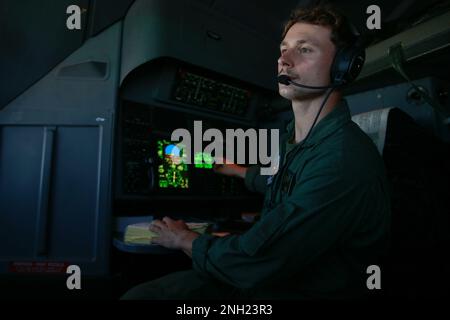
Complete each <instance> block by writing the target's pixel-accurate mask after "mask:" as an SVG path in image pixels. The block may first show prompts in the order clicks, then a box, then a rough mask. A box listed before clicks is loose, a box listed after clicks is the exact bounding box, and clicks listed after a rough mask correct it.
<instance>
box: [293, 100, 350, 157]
mask: <svg viewBox="0 0 450 320" xmlns="http://www.w3.org/2000/svg"><path fill="white" fill-rule="evenodd" d="M349 121H351V115H350V110H349V108H348V105H347V102H346V101H345V100H341V101H340V102H339V103H338V104H337V105H336V106H335V107H334V108H333V110H332V111H331V112H330V113H329V114H327V115H326V116H325V117H324V118H323V119H321V120H320V121H319V122H318V123H317V124H316V125H315V126H314V128H313V129H312V132H311V134H310V135H309V137H308V139H307V140H306V142H303V141H301V142H300V143H290V142H289V141H290V140H291V138H292V137H294V135H295V133H294V125H295V119H292V120H291V121H290V122H289V124H288V125H287V127H286V129H287V132H288V137H291V138H290V139H289V140H288V141H287V142H286V144H287V146H286V147H287V151H288V152H289V151H290V150H292V149H293V148H295V147H296V146H298V145H300V146H301V147H302V148H309V147H312V146H315V145H317V144H319V143H320V142H322V141H323V140H324V139H325V138H326V137H328V136H329V135H331V134H332V133H333V132H335V131H336V130H338V129H339V128H341V127H342V126H343V125H344V124H346V123H347V122H349Z"/></svg>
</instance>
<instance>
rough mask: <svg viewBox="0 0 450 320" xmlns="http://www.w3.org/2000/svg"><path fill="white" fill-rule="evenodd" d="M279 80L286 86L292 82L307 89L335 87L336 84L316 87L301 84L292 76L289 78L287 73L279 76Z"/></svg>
mask: <svg viewBox="0 0 450 320" xmlns="http://www.w3.org/2000/svg"><path fill="white" fill-rule="evenodd" d="M278 82H279V83H281V84H284V85H286V86H288V85H290V84H292V85H294V86H297V87H300V88H306V89H328V88H334V87H335V86H321V87H314V86H307V85H304V84H300V83H297V82H294V81H292V80H291V78H289V76H287V75H285V74H281V75H279V76H278Z"/></svg>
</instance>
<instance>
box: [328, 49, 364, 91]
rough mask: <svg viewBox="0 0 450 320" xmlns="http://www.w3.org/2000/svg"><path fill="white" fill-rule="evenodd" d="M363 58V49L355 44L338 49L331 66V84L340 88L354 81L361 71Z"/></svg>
mask: <svg viewBox="0 0 450 320" xmlns="http://www.w3.org/2000/svg"><path fill="white" fill-rule="evenodd" d="M365 57H366V55H365V50H364V48H363V47H361V46H359V45H357V44H354V45H352V46H350V47H345V48H341V49H339V50H338V51H337V52H336V55H335V57H334V61H333V65H332V66H331V74H330V77H331V81H332V83H333V84H334V85H336V86H340V85H345V84H348V83H350V82H352V81H353V80H355V79H356V78H357V77H358V75H359V73H360V72H361V70H362V67H363V65H364V61H365Z"/></svg>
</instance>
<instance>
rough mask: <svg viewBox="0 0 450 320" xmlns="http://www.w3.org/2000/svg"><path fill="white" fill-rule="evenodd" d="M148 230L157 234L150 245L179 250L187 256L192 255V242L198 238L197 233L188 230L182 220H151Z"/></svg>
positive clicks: (167, 218)
mask: <svg viewBox="0 0 450 320" xmlns="http://www.w3.org/2000/svg"><path fill="white" fill-rule="evenodd" d="M150 230H151V231H153V232H155V233H157V234H158V237H155V238H153V240H152V243H155V244H159V245H161V246H163V247H166V248H169V249H181V250H183V251H184V252H185V253H186V254H187V255H189V256H191V254H192V242H194V240H195V239H196V238H197V237H198V236H199V234H198V233H196V232H193V231H191V230H189V228H188V226H187V225H186V223H185V222H184V221H183V220H172V219H170V218H169V217H164V218H163V219H162V220H153V221H152V223H151V224H150Z"/></svg>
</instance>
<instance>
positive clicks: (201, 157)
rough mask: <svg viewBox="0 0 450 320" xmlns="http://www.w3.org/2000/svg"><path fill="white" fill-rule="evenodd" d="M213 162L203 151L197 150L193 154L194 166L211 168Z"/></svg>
mask: <svg viewBox="0 0 450 320" xmlns="http://www.w3.org/2000/svg"><path fill="white" fill-rule="evenodd" d="M213 163H214V159H213V157H212V156H211V155H210V154H208V153H204V152H198V153H196V154H195V155H194V166H195V168H201V169H212V167H213Z"/></svg>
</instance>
